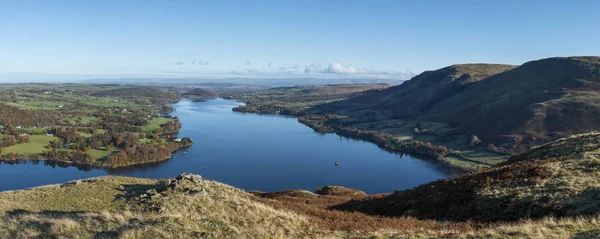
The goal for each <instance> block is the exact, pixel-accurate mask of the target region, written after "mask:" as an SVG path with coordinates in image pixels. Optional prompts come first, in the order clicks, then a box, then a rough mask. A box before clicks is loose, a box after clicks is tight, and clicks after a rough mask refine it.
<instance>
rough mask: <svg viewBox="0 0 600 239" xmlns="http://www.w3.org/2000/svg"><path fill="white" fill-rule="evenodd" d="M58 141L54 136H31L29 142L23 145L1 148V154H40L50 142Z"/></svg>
mask: <svg viewBox="0 0 600 239" xmlns="http://www.w3.org/2000/svg"><path fill="white" fill-rule="evenodd" d="M55 139H58V138H57V137H54V136H45V135H31V136H29V142H27V143H24V144H16V145H13V146H10V147H6V148H2V154H8V153H19V154H35V153H42V152H44V150H45V149H46V148H45V147H44V146H46V145H48V143H50V141H52V140H55Z"/></svg>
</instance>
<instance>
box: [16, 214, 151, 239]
mask: <svg viewBox="0 0 600 239" xmlns="http://www.w3.org/2000/svg"><path fill="white" fill-rule="evenodd" d="M4 219H5V221H11V222H12V223H14V224H16V228H14V229H15V230H14V232H13V233H16V235H18V234H20V233H21V232H25V231H35V232H38V233H39V234H40V238H59V237H57V236H58V235H64V234H65V233H68V234H71V233H78V232H85V231H87V232H91V233H92V237H91V238H94V239H100V238H103V239H104V238H117V237H119V235H120V234H121V232H123V231H125V230H128V229H132V228H135V227H140V226H142V223H143V225H146V226H147V225H158V224H160V223H161V222H160V221H151V220H148V221H143V222H141V221H139V220H138V219H135V218H131V219H128V222H129V223H124V222H127V220H125V219H123V218H121V219H118V218H116V217H115V216H114V215H108V214H105V213H98V212H86V211H54V210H44V211H40V212H30V211H27V210H21V209H18V210H12V211H8V212H7V213H6V214H5V217H4ZM70 223H73V224H75V225H76V226H74V225H72V224H70ZM65 228H71V229H72V230H75V231H68V232H66V231H65V230H64V229H65ZM79 230H80V231H79ZM87 232H85V233H84V234H82V235H89V234H87ZM46 236H47V237H46ZM85 237H86V238H87V236H85ZM60 238H62V237H60ZM77 238H79V237H77Z"/></svg>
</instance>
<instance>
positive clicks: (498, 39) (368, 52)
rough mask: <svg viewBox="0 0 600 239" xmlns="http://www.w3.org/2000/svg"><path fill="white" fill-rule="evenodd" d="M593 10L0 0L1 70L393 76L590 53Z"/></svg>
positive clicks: (596, 19) (598, 51) (598, 50)
mask: <svg viewBox="0 0 600 239" xmlns="http://www.w3.org/2000/svg"><path fill="white" fill-rule="evenodd" d="M599 12H600V1H595V0H575V1H558V0H550V1H541V0H525V1H513V0H504V1H484V0H481V1H475V0H471V1H450V0H447V1H408V0H407V1H385V0H371V1H317V0H304V1H292V0H282V1H275V0H272V1H250V0H244V1H242V0H239V1H147V0H145V1H134V0H128V1H109V0H105V1H94V0H86V1H78V0H77V1H70V0H63V1H60V0H59V1H28V0H20V1H9V0H0V72H3V73H7V72H10V74H13V75H14V74H15V72H17V73H19V74H20V73H28V74H87V75H102V74H112V75H119V76H121V75H139V76H146V75H194V74H199V75H202V74H204V75H211V74H212V75H217V74H218V75H228V74H235V75H253V74H255V75H256V74H260V75H293V76H296V75H298V76H299V77H304V76H307V75H310V76H323V75H341V76H349V75H364V76H378V77H392V78H393V77H398V78H401V77H403V76H404V75H405V74H404V73H406V72H407V69H408V70H409V71H411V72H414V73H417V74H418V73H420V72H422V71H423V70H429V69H436V68H440V67H444V66H447V65H451V64H455V63H473V62H489V63H506V64H521V63H523V62H526V61H530V60H535V59H540V58H546V57H552V56H573V55H600V44H598V39H600V14H598V13H599ZM0 80H4V81H6V80H7V79H6V77H0Z"/></svg>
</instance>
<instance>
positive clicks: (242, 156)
mask: <svg viewBox="0 0 600 239" xmlns="http://www.w3.org/2000/svg"><path fill="white" fill-rule="evenodd" d="M237 105H239V103H237V102H235V101H232V100H224V99H213V100H207V101H205V102H192V101H190V100H182V101H180V102H179V103H177V104H175V105H173V106H174V107H175V108H176V111H175V112H173V113H172V115H174V116H177V117H179V119H180V121H181V123H182V124H183V127H182V129H181V131H180V133H179V137H184V136H189V137H191V138H192V140H194V145H193V146H192V147H190V148H189V149H186V150H181V151H179V152H176V153H174V156H173V158H172V159H170V160H167V161H165V162H161V163H154V164H150V165H142V166H135V167H129V168H119V169H86V170H84V169H79V168H76V167H68V166H63V167H60V166H57V165H50V164H48V163H45V162H25V163H22V164H13V165H11V164H7V163H2V164H1V165H0V191H4V190H16V189H23V188H28V187H34V186H39V185H46V184H57V183H64V182H67V181H70V180H75V179H82V178H88V177H95V176H102V175H122V176H132V177H146V178H169V177H175V176H177V175H178V174H179V173H181V172H190V173H197V174H200V175H202V176H203V177H205V178H208V179H214V180H217V181H219V182H223V183H226V184H230V185H232V186H235V187H238V188H242V189H244V190H248V191H249V190H260V191H278V190H284V189H307V190H310V191H314V190H315V189H317V188H319V187H322V186H325V185H339V186H345V187H350V188H356V189H360V190H363V191H365V192H367V193H369V194H372V193H385V192H393V191H394V190H402V189H408V188H412V187H415V186H418V185H420V184H423V183H427V182H431V181H434V180H437V179H441V178H446V177H450V176H452V175H455V174H457V173H460V172H459V171H457V170H456V169H453V168H450V167H447V166H445V165H443V164H439V163H436V162H432V161H424V160H420V159H416V158H413V157H411V156H408V155H399V154H395V153H389V152H387V151H384V150H382V149H380V148H379V147H377V146H376V145H374V144H372V143H368V142H364V141H357V140H352V139H347V138H343V137H339V136H337V135H334V134H326V135H321V134H319V133H316V132H314V131H313V130H312V129H310V128H309V127H307V126H305V125H303V124H301V123H299V122H298V121H297V120H296V119H295V118H291V117H285V116H277V115H258V114H244V113H237V112H233V111H232V110H231V109H232V108H233V107H235V106H237ZM335 162H339V165H338V166H336V165H335Z"/></svg>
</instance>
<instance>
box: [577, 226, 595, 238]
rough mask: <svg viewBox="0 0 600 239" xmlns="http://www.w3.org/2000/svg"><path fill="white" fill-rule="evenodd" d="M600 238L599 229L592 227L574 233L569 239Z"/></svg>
mask: <svg viewBox="0 0 600 239" xmlns="http://www.w3.org/2000/svg"><path fill="white" fill-rule="evenodd" d="M585 238H600V229H597V228H596V229H592V230H588V231H584V232H580V233H577V234H575V235H574V236H573V237H571V239H585Z"/></svg>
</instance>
